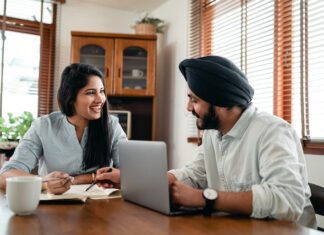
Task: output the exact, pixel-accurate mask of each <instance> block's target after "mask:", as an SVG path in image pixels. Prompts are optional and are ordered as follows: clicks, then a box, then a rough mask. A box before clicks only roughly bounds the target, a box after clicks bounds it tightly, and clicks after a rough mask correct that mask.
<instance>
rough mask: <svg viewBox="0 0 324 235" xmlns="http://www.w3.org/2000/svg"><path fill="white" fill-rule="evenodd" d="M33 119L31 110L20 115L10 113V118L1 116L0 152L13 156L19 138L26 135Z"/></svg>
mask: <svg viewBox="0 0 324 235" xmlns="http://www.w3.org/2000/svg"><path fill="white" fill-rule="evenodd" d="M33 120H34V118H33V115H32V114H31V113H30V112H23V113H22V114H21V115H20V116H14V115H13V114H12V113H8V120H5V119H4V118H3V117H0V153H4V154H5V155H6V157H11V155H12V154H13V152H14V151H15V148H16V146H17V145H18V141H19V139H20V138H22V137H23V136H24V134H25V133H26V131H27V130H28V129H29V127H30V126H31V124H32V122H33Z"/></svg>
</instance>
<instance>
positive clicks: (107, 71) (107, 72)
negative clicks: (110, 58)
mask: <svg viewBox="0 0 324 235" xmlns="http://www.w3.org/2000/svg"><path fill="white" fill-rule="evenodd" d="M106 77H107V78H109V68H108V67H107V69H106Z"/></svg>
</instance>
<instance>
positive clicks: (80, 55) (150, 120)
mask: <svg viewBox="0 0 324 235" xmlns="http://www.w3.org/2000/svg"><path fill="white" fill-rule="evenodd" d="M71 34H72V48H71V62H72V63H78V62H81V63H88V64H92V65H94V66H96V67H97V68H99V69H100V71H101V72H102V73H103V74H104V77H105V83H106V92H107V96H108V100H109V103H110V106H111V109H115V110H127V111H131V113H132V123H131V126H132V130H131V133H132V136H131V139H143V140H146V139H147V140H150V139H154V138H155V70H156V69H155V66H156V35H134V34H109V33H90V32H72V33H71Z"/></svg>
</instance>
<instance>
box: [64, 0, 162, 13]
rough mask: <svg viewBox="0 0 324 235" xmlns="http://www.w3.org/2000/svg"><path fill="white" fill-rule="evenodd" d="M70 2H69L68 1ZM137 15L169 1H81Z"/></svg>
mask: <svg viewBox="0 0 324 235" xmlns="http://www.w3.org/2000/svg"><path fill="white" fill-rule="evenodd" d="M67 1H68V0H67ZM79 1H83V2H89V3H95V4H102V5H105V6H108V7H111V8H115V9H119V10H124V11H132V12H136V13H141V12H151V11H153V10H154V9H155V8H157V7H159V6H161V5H162V4H163V3H165V2H167V1H168V0H79Z"/></svg>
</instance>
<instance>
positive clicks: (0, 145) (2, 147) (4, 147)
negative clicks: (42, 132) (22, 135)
mask: <svg viewBox="0 0 324 235" xmlns="http://www.w3.org/2000/svg"><path fill="white" fill-rule="evenodd" d="M17 145H18V142H16V141H8V142H0V153H3V154H5V155H6V157H7V158H10V157H11V156H12V155H13V153H14V152H15V149H16V147H17Z"/></svg>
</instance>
